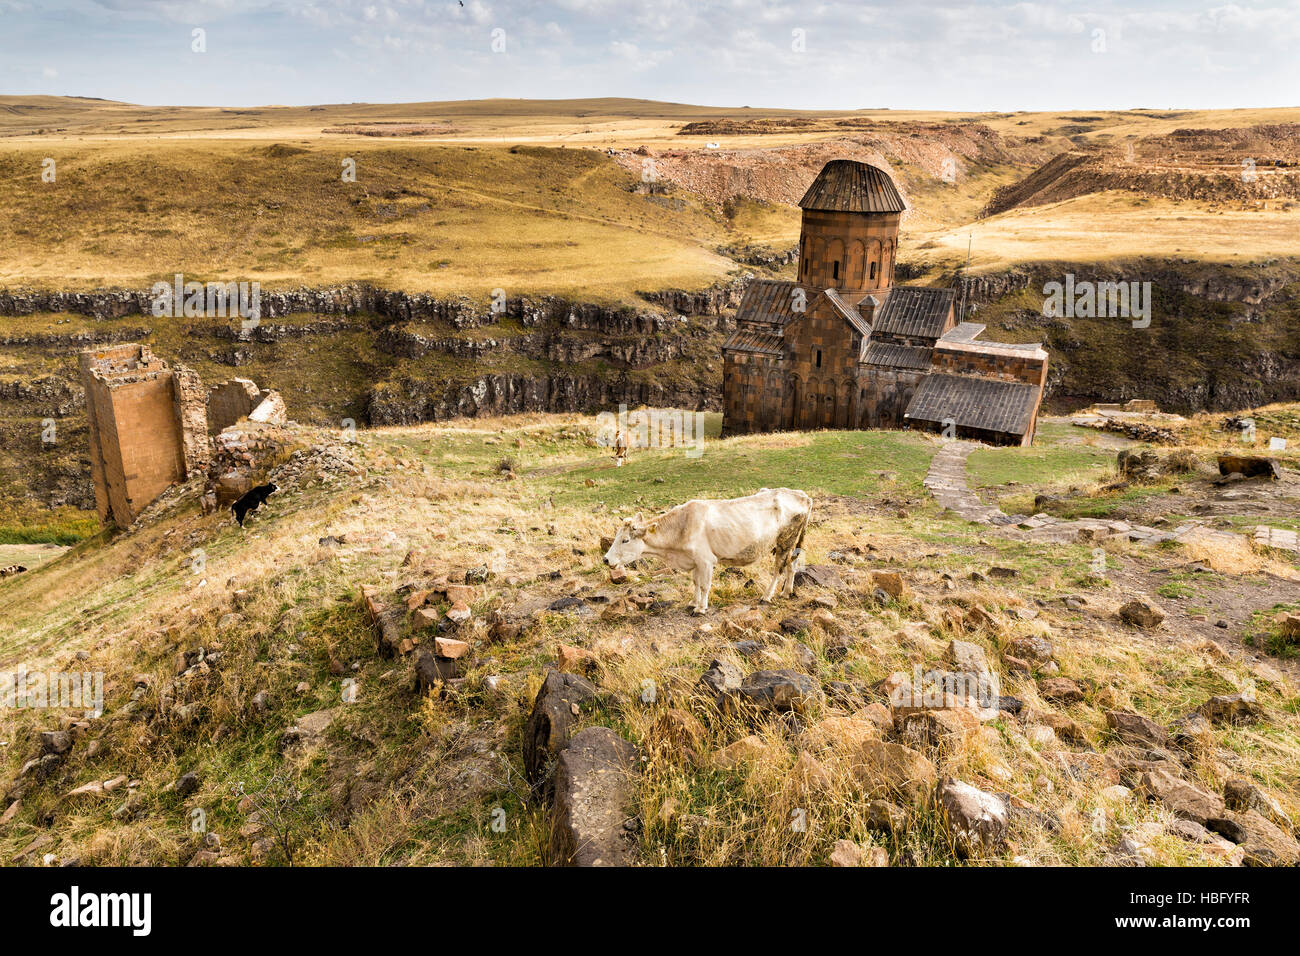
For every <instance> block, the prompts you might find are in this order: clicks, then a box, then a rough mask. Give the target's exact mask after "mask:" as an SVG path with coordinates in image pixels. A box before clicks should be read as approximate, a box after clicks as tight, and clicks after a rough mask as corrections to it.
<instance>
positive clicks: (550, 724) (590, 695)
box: [523, 670, 596, 787]
mask: <svg viewBox="0 0 1300 956" xmlns="http://www.w3.org/2000/svg"><path fill="white" fill-rule="evenodd" d="M595 698H596V688H594V687H592V686H591V684H589V683H588V682H587V681H585V680H583V679H582V678H581V677H579V676H577V675H576V674H565V673H561V672H560V671H557V670H549V671H547V672H546V679H545V680H544V681H543V682H542V687H541V689H540V690H539V691H538V692H537V699H536V700H535V701H533V710H532V713H530V714H529V715H528V721H527V723H525V724H524V740H523V752H524V771H525V772H526V773H527V775H528V779H529V781H530V782H531V783H532V784H533V786H534V787H538V786H541V785H549V779H550V771H551V766H552V764H553V762H554V761H555V759H556V758H557V757H558V756H559V753H560V751H561V750H563V749H564V747H565V745H566V744H567V743H568V742H569V732H570V728H571V726H572V724H573V721H574V718H575V717H577V716H578V714H579V713H580V712H581V707H582V706H583V705H584V704H587V703H589V702H590V701H593V700H595Z"/></svg>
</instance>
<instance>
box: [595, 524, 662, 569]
mask: <svg viewBox="0 0 1300 956" xmlns="http://www.w3.org/2000/svg"><path fill="white" fill-rule="evenodd" d="M654 529H655V526H654V525H653V524H646V523H645V522H644V521H642V520H641V515H640V514H638V515H636V516H635V517H632V518H628V519H627V520H626V521H624V522H623V525H622V527H620V528H619V529H618V534H617V535H615V536H614V543H613V544H611V545H610V546H609V550H608V551H606V552H605V563H606V564H608V565H609V566H610V567H612V568H617V567H621V566H623V565H625V564H631V563H632V562H633V561H635V560H636V559H637V558H639V557H641V555H643V554H645V547H646V545H645V536H646V533H647V532H650V531H653V530H654Z"/></svg>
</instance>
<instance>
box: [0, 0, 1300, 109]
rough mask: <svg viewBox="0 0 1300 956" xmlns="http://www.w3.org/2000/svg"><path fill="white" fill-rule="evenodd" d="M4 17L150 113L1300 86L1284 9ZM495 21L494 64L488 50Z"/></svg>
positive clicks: (931, 0)
mask: <svg viewBox="0 0 1300 956" xmlns="http://www.w3.org/2000/svg"><path fill="white" fill-rule="evenodd" d="M1211 2H1212V3H1213V2H1216V0H1211ZM0 17H3V18H4V24H5V26H4V29H3V30H0V60H3V61H4V62H5V63H6V65H9V66H11V67H14V68H15V70H16V72H17V73H18V74H20V75H26V76H29V77H32V79H31V80H30V81H29V82H31V83H38V82H46V83H48V84H49V86H47V87H45V88H41V87H39V86H36V87H34V88H32V89H30V90H24V91H23V92H45V91H47V90H50V89H52V88H53V81H54V80H55V79H56V77H48V76H42V74H41V69H42V67H44V66H49V67H50V68H52V69H55V70H56V71H58V72H60V73H61V74H62V75H63V76H64V77H68V76H75V77H77V78H78V83H81V84H84V85H83V86H81V87H79V88H78V89H77V90H76V91H75V92H78V93H81V94H83V95H90V96H105V97H109V98H114V99H129V100H135V101H139V102H153V103H161V102H178V101H180V99H183V101H185V102H193V103H208V104H221V105H241V104H246V103H248V102H249V99H248V98H249V97H251V98H252V100H253V102H291V103H315V102H322V101H331V100H337V99H344V100H346V101H352V100H365V99H369V100H389V101H392V100H403V99H408V100H409V99H420V98H428V97H430V96H433V95H436V97H437V98H440V99H442V98H461V97H480V96H507V97H527V96H535V97H557V98H558V97H575V96H613V95H622V96H639V97H646V98H653V99H664V100H675V101H679V102H682V101H684V102H708V103H715V104H721V105H725V104H732V105H742V104H749V105H754V106H786V107H802V108H816V107H821V108H851V107H857V106H862V105H868V104H869V105H873V106H893V107H897V108H945V109H953V110H980V109H1046V108H1064V107H1075V106H1079V107H1083V106H1088V107H1092V108H1098V109H1100V108H1111V107H1114V108H1118V107H1124V106H1133V105H1147V104H1150V103H1159V104H1160V105H1162V106H1170V105H1180V106H1185V107H1214V106H1234V105H1237V106H1268V105H1287V103H1286V101H1287V100H1289V99H1293V98H1294V90H1295V89H1296V88H1298V84H1300V65H1297V64H1298V63H1300V58H1297V57H1296V56H1295V55H1294V50H1295V47H1296V43H1297V41H1300V4H1297V2H1295V0H1260V2H1251V0H1237V2H1231V3H1222V2H1219V3H1218V5H1215V6H1205V7H1201V8H1199V9H1198V8H1196V7H1191V6H1189V5H1188V4H1186V3H1185V2H1184V0H1089V3H1088V4H1087V5H1086V6H1085V5H1083V4H1081V3H1080V2H1076V0H961V2H959V0H916V2H912V3H908V4H897V3H885V2H883V0H866V2H863V0H815V2H813V3H807V2H793V0H464V3H463V5H462V3H460V2H458V0H206V2H200V0H43V2H42V3H41V4H39V5H37V4H33V3H30V2H26V0H0ZM72 22H76V23H80V24H83V25H84V29H82V30H81V31H79V32H78V31H70V30H69V29H68V24H69V23H72ZM180 24H183V25H184V26H185V27H190V26H195V25H201V26H203V27H205V28H206V29H207V30H208V32H209V37H208V39H209V53H208V60H207V64H206V65H207V66H209V67H210V69H205V70H203V71H196V70H192V69H187V70H186V71H185V73H184V75H181V76H178V75H177V74H176V72H175V71H174V70H167V69H160V70H154V71H143V70H141V71H123V70H121V69H117V68H116V64H119V63H120V61H121V51H122V50H123V49H125V48H129V49H132V50H136V51H139V52H140V54H141V55H142V56H146V57H152V58H153V59H159V58H162V60H161V61H162V62H165V61H166V59H167V58H168V57H172V56H175V55H177V53H176V50H177V47H178V46H182V47H184V48H185V49H188V32H187V30H185V29H182V30H181V34H180V40H179V41H178V39H177V37H178V33H177V30H178V25H180ZM495 29H501V30H504V31H505V33H506V37H507V44H508V45H507V49H508V51H509V56H508V57H506V58H502V57H494V56H491V55H490V50H491V41H492V37H491V33H492V31H493V30H495ZM794 30H801V31H803V34H802V35H803V37H804V41H805V51H804V52H802V53H801V52H799V51H798V50H797V49H795V48H793V47H792V39H793V38H792V31H794ZM1097 30H1102V31H1104V36H1105V53H1104V55H1099V54H1098V53H1096V52H1094V49H1095V48H1096V46H1097V44H1096V43H1095V40H1094V31H1097ZM181 41H183V43H182V42H181ZM273 64H274V65H275V66H276V67H287V68H288V70H289V74H288V75H289V78H288V79H286V74H285V73H284V72H282V71H281V70H279V69H273V67H272V65H273ZM1228 78H1230V81H1229V79H1228ZM286 83H288V84H289V85H288V86H287V87H286V86H285V85H284V84H286ZM60 86H66V81H61V82H60Z"/></svg>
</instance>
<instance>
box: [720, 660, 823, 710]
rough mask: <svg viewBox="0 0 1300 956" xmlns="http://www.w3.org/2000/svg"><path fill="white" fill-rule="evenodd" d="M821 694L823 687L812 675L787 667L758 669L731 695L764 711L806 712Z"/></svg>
mask: <svg viewBox="0 0 1300 956" xmlns="http://www.w3.org/2000/svg"><path fill="white" fill-rule="evenodd" d="M820 696H821V689H820V688H819V687H818V686H817V682H816V681H814V680H813V679H812V678H811V677H809V676H808V675H807V674H800V673H798V672H797V671H792V670H789V669H786V668H783V669H781V670H767V671H755V672H754V673H752V674H750V675H749V676H748V677H746V678H745V679H744V680H743V681H742V682H741V684H740V687H739V688H738V689H737V691H736V694H735V696H734V697H733V698H731V699H733V700H738V701H743V702H745V703H747V704H749V705H750V706H751V707H753V708H755V709H757V710H758V711H760V712H782V711H793V712H794V713H797V714H802V713H803V712H804V709H805V707H806V706H807V705H808V704H809V703H812V702H814V701H815V700H816V699H817V698H818V697H820Z"/></svg>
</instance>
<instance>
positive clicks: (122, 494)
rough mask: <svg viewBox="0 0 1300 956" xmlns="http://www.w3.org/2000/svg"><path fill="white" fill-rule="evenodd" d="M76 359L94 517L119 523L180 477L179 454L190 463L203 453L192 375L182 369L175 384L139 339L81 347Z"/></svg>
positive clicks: (184, 463) (181, 462) (183, 462)
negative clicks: (82, 393)
mask: <svg viewBox="0 0 1300 956" xmlns="http://www.w3.org/2000/svg"><path fill="white" fill-rule="evenodd" d="M80 366H81V373H82V379H83V383H84V385H85V389H86V404H87V409H88V413H89V418H90V433H91V439H90V443H91V472H92V477H93V478H94V481H95V502H96V505H97V506H98V510H99V517H100V520H101V521H103V522H105V523H109V522H111V523H113V524H116V525H118V526H119V527H123V528H124V527H127V526H128V525H130V524H131V523H132V522H133V521H134V520H135V517H136V515H137V514H139V512H140V510H141V509H142V508H144V506H145V505H147V504H148V503H149V502H150V501H152V500H153V499H154V498H156V497H157V496H158V494H159V493H160V492H162V491H163V489H165V488H166V487H168V486H169V485H171V484H173V483H174V482H177V481H182V480H184V478H185V475H186V467H187V459H188V460H190V461H193V462H194V463H196V464H197V463H198V460H199V458H200V457H201V456H202V454H203V451H202V448H201V446H200V445H199V444H198V442H197V438H196V435H202V437H203V440H204V442H206V437H207V436H206V431H207V429H206V425H204V427H201V428H197V431H196V426H197V422H198V419H196V417H195V416H196V415H202V414H203V411H202V405H201V404H200V405H197V409H198V411H197V412H196V411H195V397H194V384H193V383H194V382H195V381H197V377H196V376H193V373H192V372H188V370H186V374H185V381H184V383H183V384H182V386H181V387H180V388H179V389H178V388H177V384H176V374H175V373H174V372H173V371H172V370H171V369H169V368H168V367H167V366H166V364H165V363H163V362H161V361H159V360H158V359H156V358H154V356H153V353H152V352H150V350H149V348H148V346H144V345H123V346H116V347H113V348H109V349H102V350H97V351H96V350H92V351H89V352H83V353H82V354H81V356H80ZM183 423H184V424H183Z"/></svg>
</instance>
